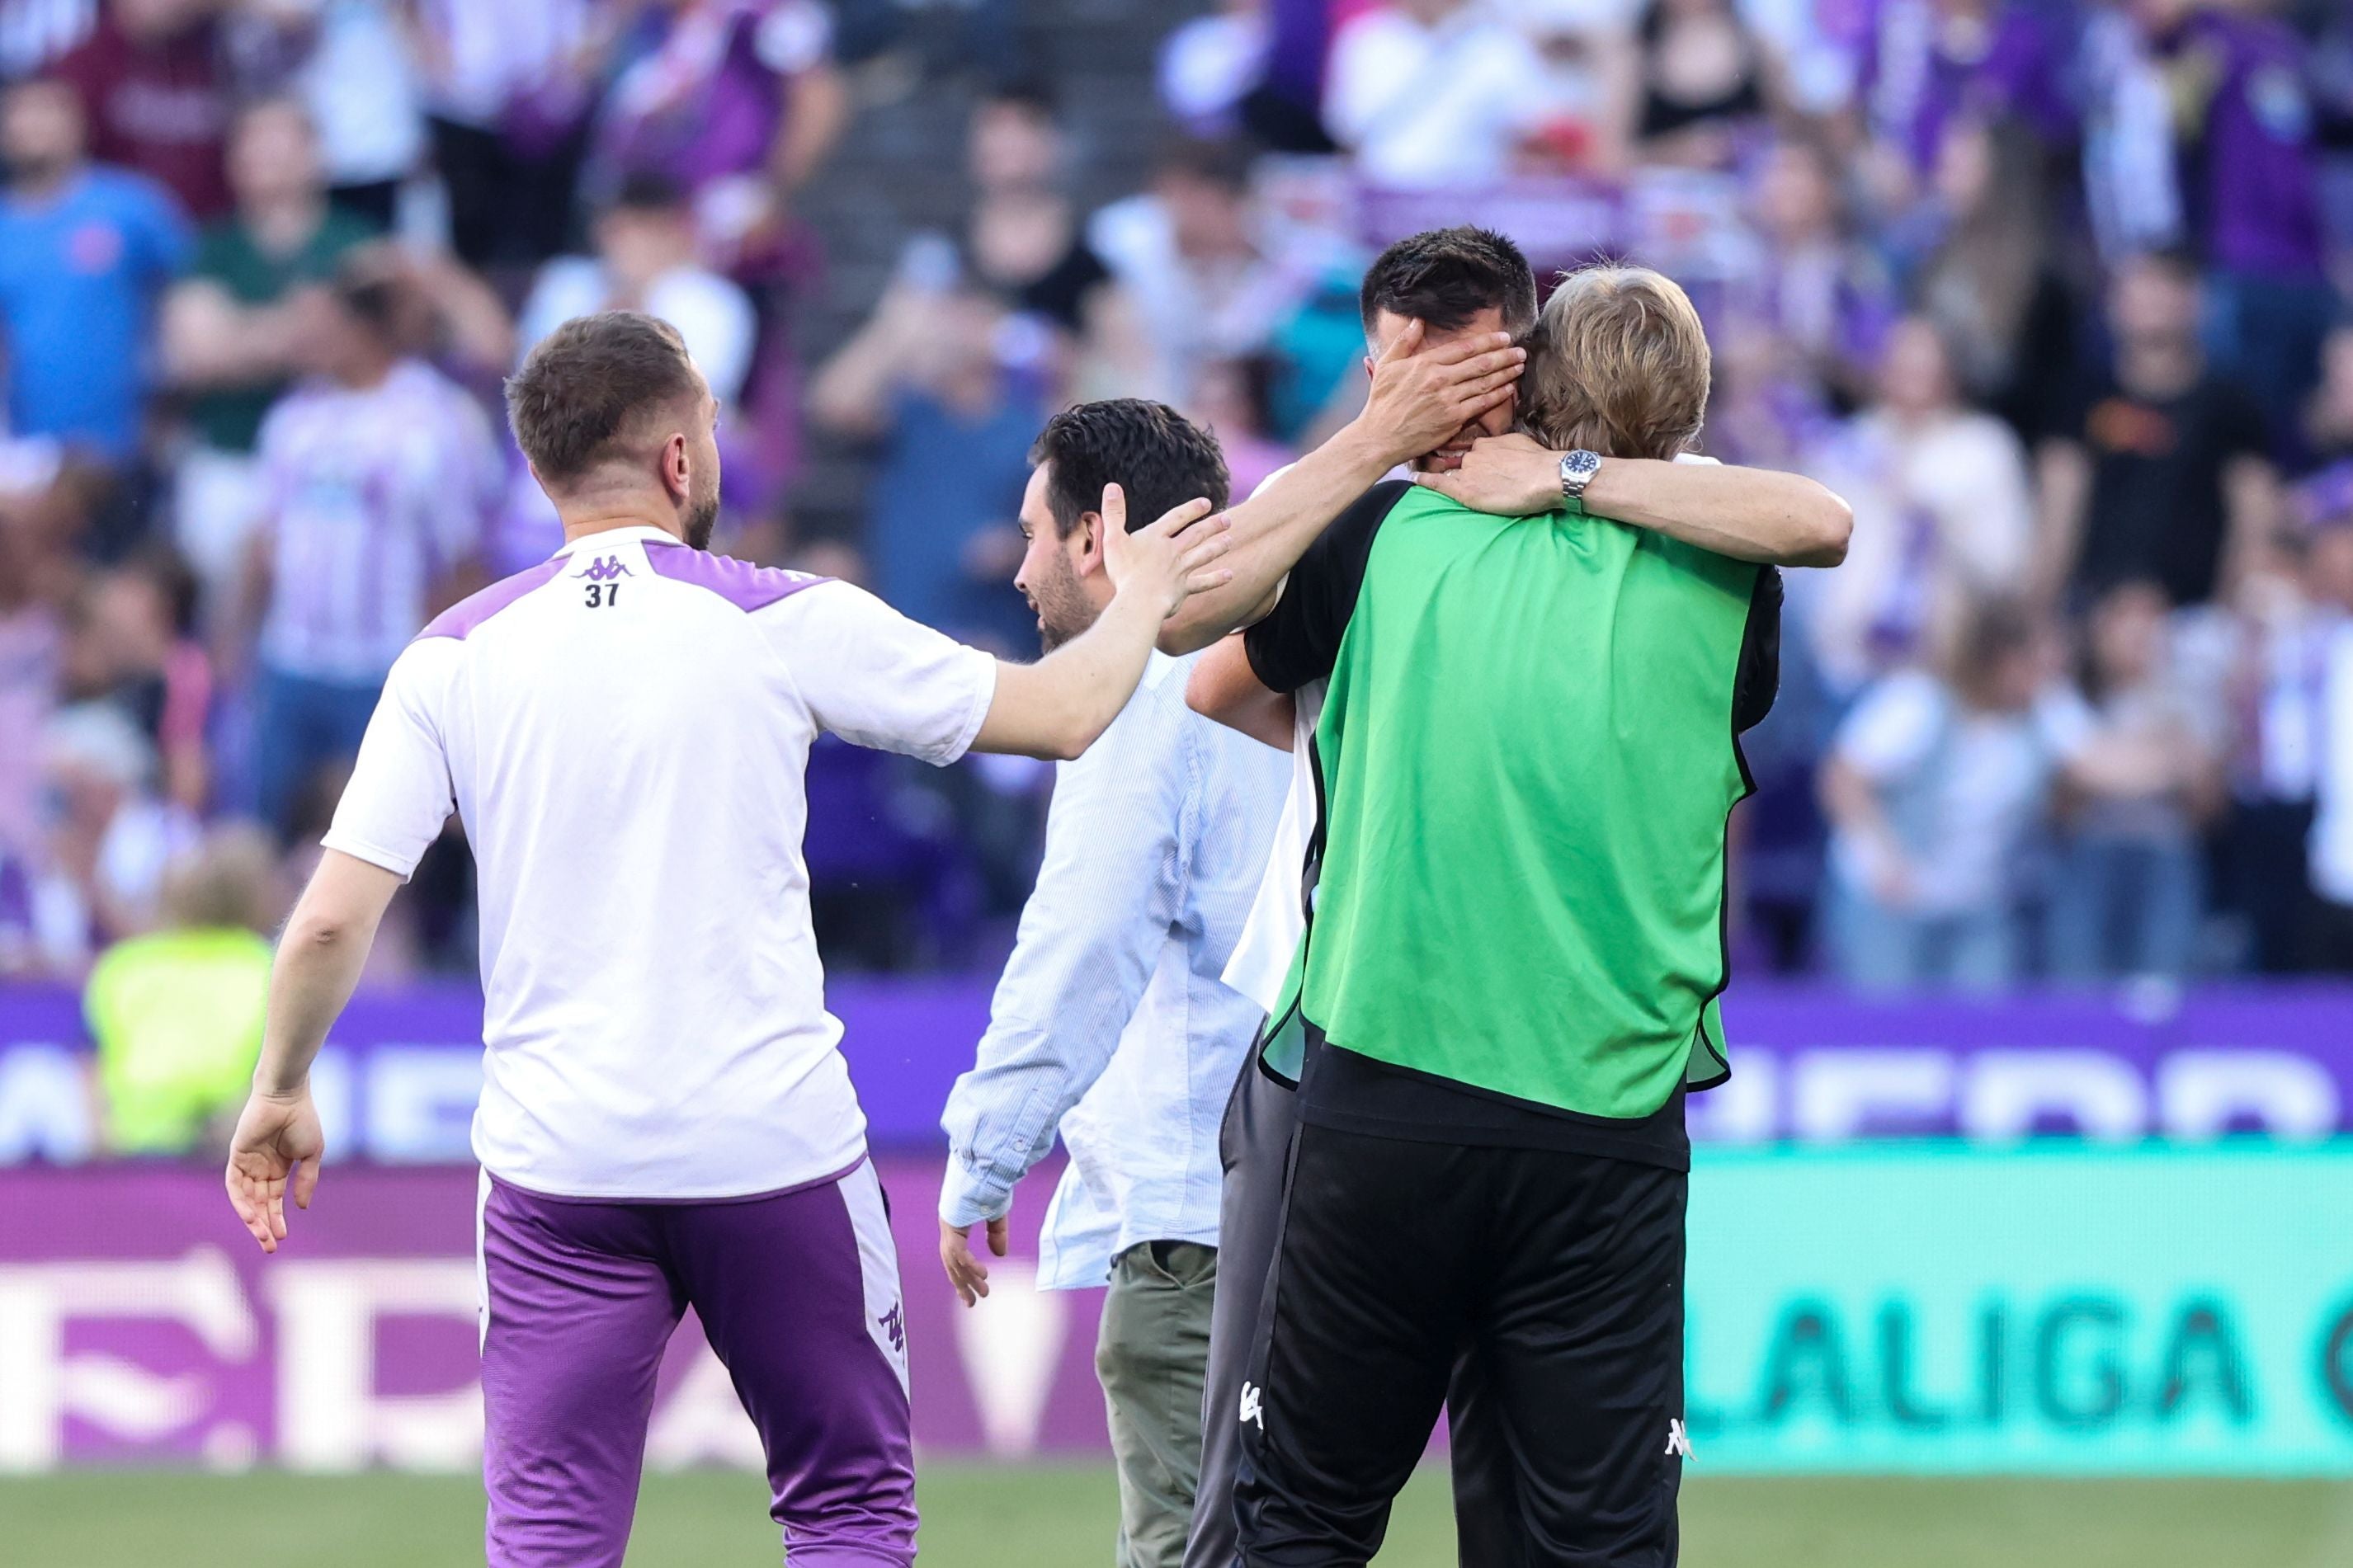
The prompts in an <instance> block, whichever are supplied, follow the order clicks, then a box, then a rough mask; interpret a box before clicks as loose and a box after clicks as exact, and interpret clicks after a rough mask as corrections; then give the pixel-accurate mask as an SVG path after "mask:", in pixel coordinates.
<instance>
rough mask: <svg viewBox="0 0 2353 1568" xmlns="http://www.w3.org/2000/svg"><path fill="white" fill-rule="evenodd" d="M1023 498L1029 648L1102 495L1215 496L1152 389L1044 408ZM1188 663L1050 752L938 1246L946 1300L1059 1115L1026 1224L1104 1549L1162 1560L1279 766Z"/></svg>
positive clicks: (944, 1199) (1092, 548)
mask: <svg viewBox="0 0 2353 1568" xmlns="http://www.w3.org/2000/svg"><path fill="white" fill-rule="evenodd" d="M1032 460H1033V462H1034V463H1035V464H1036V469H1035V471H1034V472H1033V473H1032V474H1031V476H1030V479H1029V491H1028V493H1027V495H1026V496H1025V497H1024V499H1023V501H1022V507H1021V528H1022V531H1023V533H1024V534H1025V535H1026V536H1028V538H1029V549H1028V552H1027V554H1026V555H1025V557H1024V559H1023V562H1022V567H1021V573H1020V575H1019V576H1018V578H1017V580H1016V581H1017V585H1018V586H1019V587H1020V589H1021V591H1022V593H1023V594H1024V595H1026V596H1027V597H1028V598H1029V602H1030V604H1031V605H1032V606H1033V607H1035V608H1036V610H1037V612H1038V627H1039V636H1040V637H1041V638H1042V639H1043V641H1044V642H1045V644H1046V646H1047V647H1049V648H1052V647H1055V646H1056V645H1058V644H1059V643H1061V642H1064V641H1067V640H1069V639H1070V638H1071V637H1076V636H1077V635H1078V634H1079V633H1081V632H1082V631H1084V630H1085V629H1086V628H1087V627H1088V626H1090V625H1092V622H1093V620H1094V618H1095V616H1096V615H1097V614H1098V613H1099V612H1100V611H1101V609H1102V607H1103V605H1104V604H1105V603H1106V602H1108V600H1109V598H1110V594H1111V584H1110V583H1109V582H1108V580H1107V579H1106V578H1105V577H1104V575H1103V543H1102V539H1103V517H1102V515H1101V513H1100V512H1099V511H1097V510H1093V509H1094V506H1095V504H1096V503H1095V502H1094V501H1093V500H1091V499H1090V498H1096V497H1100V496H1101V495H1102V494H1103V487H1104V485H1105V484H1106V483H1109V482H1113V481H1116V482H1117V483H1119V484H1121V485H1122V486H1124V489H1126V492H1127V496H1128V515H1129V516H1130V517H1157V516H1158V515H1159V514H1160V512H1161V511H1163V510H1166V509H1167V508H1168V507H1170V506H1174V505H1177V504H1180V503H1182V502H1184V501H1186V500H1191V499H1192V498H1194V497H1197V496H1202V497H1207V498H1208V499H1209V500H1211V501H1213V502H1215V503H1216V504H1217V505H1218V506H1219V507H1223V506H1224V505H1225V504H1226V499H1227V496H1226V492H1227V476H1226V466H1225V461H1224V459H1223V458H1222V457H1221V456H1220V455H1219V450H1218V446H1217V443H1216V441H1215V439H1214V438H1213V437H1210V436H1209V435H1208V433H1206V432H1205V431H1202V430H1200V429H1199V428H1198V427H1196V426H1193V425H1191V424H1189V423H1188V422H1187V420H1186V419H1185V418H1184V417H1183V416H1180V415H1178V414H1176V413H1175V412H1174V411H1172V410H1170V409H1168V408H1166V407H1164V406H1163V405H1159V404H1156V403H1146V402H1141V401H1137V400H1134V399H1120V400H1116V401H1113V402H1107V403H1093V404H1086V405H1081V406H1079V407H1077V408H1073V409H1071V410H1069V411H1068V412H1066V413H1063V414H1059V415H1057V416H1054V418H1053V419H1052V420H1051V421H1050V422H1049V423H1048V424H1047V426H1046V429H1045V433H1044V434H1043V435H1042V436H1040V437H1039V440H1038V445H1037V447H1036V449H1035V451H1034V452H1033V454H1032ZM1192 662H1193V661H1192V659H1190V658H1182V659H1178V658H1166V657H1165V656H1162V655H1157V654H1155V656H1154V657H1153V660H1152V663H1151V666H1150V668H1147V669H1146V671H1145V677H1144V681H1143V684H1142V685H1141V686H1140V687H1139V688H1137V689H1136V692H1135V695H1134V697H1133V698H1131V699H1130V700H1128V703H1127V706H1126V707H1125V709H1124V710H1122V711H1121V713H1120V715H1119V717H1118V719H1116V720H1115V721H1113V723H1112V726H1111V728H1110V729H1109V730H1108V731H1105V732H1104V734H1103V739H1102V740H1100V741H1098V742H1095V744H1094V745H1093V746H1092V748H1091V749H1090V750H1089V751H1088V752H1086V754H1085V755H1084V756H1082V757H1081V758H1079V759H1078V760H1077V761H1075V762H1068V763H1061V764H1060V768H1059V772H1058V773H1057V776H1056V779H1055V784H1054V803H1053V807H1052V810H1051V812H1050V815H1049V816H1048V818H1047V823H1046V855H1045V861H1044V864H1043V865H1042V866H1041V867H1040V868H1039V873H1038V886H1037V890H1036V892H1035V893H1034V894H1032V896H1031V898H1030V900H1029V907H1028V908H1027V909H1026V910H1024V911H1023V913H1022V917H1021V930H1020V935H1019V939H1018V942H1017V943H1016V945H1015V947H1014V951H1013V956H1012V958H1011V960H1010V961H1009V962H1008V963H1007V965H1006V969H1005V975H1004V978H1003V979H1002V980H1001V981H999V982H998V984H997V995H996V999H995V1001H994V1003H993V1005H992V1006H991V1010H990V1019H989V1026H988V1032H987V1034H986V1035H984V1036H983V1037H981V1041H980V1047H979V1051H978V1059H977V1062H976V1065H975V1067H974V1068H973V1070H972V1071H970V1072H968V1073H966V1074H965V1075H964V1077H962V1078H961V1079H957V1081H956V1086H955V1091H954V1092H953V1093H952V1094H951V1095H950V1096H949V1099H948V1105H947V1110H946V1112H945V1114H944V1116H943V1118H942V1122H943V1125H944V1127H945V1128H946V1130H947V1133H948V1140H949V1149H950V1152H949V1155H948V1170H947V1180H946V1183H945V1184H944V1187H943V1189H942V1192H941V1196H940V1256H941V1259H942V1261H943V1262H944V1264H945V1265H946V1267H947V1271H948V1277H949V1279H951V1280H953V1281H954V1282H955V1286H956V1288H957V1290H958V1291H959V1293H960V1294H962V1296H963V1297H964V1300H965V1304H966V1305H967V1306H969V1305H971V1304H973V1302H974V1301H975V1300H976V1299H977V1298H978V1297H980V1296H985V1295H987V1293H988V1284H987V1279H988V1273H987V1267H986V1266H985V1265H984V1264H982V1263H981V1262H980V1261H979V1259H977V1258H975V1257H974V1255H973V1251H972V1248H971V1247H970V1244H969V1240H968V1236H969V1233H970V1231H971V1228H972V1227H973V1226H976V1225H979V1224H983V1223H986V1225H987V1234H988V1242H989V1246H990V1248H991V1250H993V1251H994V1252H996V1253H997V1255H998V1256H1000V1257H1001V1256H1003V1254H1004V1252H1005V1242H1006V1235H1005V1215H1006V1213H1007V1211H1008V1209H1009V1208H1010V1206H1011V1205H1012V1194H1013V1187H1014V1184H1015V1183H1017V1182H1018V1181H1019V1180H1020V1179H1021V1177H1022V1176H1023V1175H1024V1174H1025V1173H1027V1172H1028V1171H1029V1168H1030V1167H1031V1166H1032V1165H1034V1164H1036V1163H1038V1162H1039V1160H1041V1159H1043V1158H1044V1157H1045V1156H1046V1154H1047V1152H1048V1151H1050V1149H1051V1148H1052V1147H1053V1145H1054V1138H1055V1134H1056V1131H1057V1130H1058V1129H1059V1131H1060V1134H1061V1138H1062V1142H1063V1143H1064V1144H1065V1145H1066V1146H1067V1147H1068V1148H1069V1151H1070V1157H1071V1163H1070V1166H1069V1169H1068V1170H1067V1171H1066V1172H1065V1173H1064V1174H1063V1177H1062V1183H1061V1185H1060V1188H1059V1189H1058V1190H1057V1191H1056V1192H1055V1194H1054V1200H1053V1205H1052V1207H1051V1208H1050V1210H1049V1211H1048V1215H1047V1218H1046V1225H1045V1231H1044V1235H1043V1237H1041V1238H1040V1243H1039V1251H1040V1259H1039V1283H1040V1284H1041V1285H1043V1286H1045V1287H1046V1288H1048V1289H1082V1288H1085V1287H1089V1286H1094V1285H1102V1284H1105V1283H1108V1284H1109V1286H1110V1295H1109V1298H1108V1299H1107V1300H1106V1301H1105V1302H1104V1305H1103V1327H1102V1333H1101V1338H1100V1340H1099V1342H1098V1344H1097V1347H1096V1352H1095V1367H1096V1371H1097V1373H1098V1374H1099V1375H1100V1376H1101V1377H1102V1379H1103V1393H1104V1395H1105V1399H1106V1403H1107V1405H1108V1406H1109V1410H1110V1419H1111V1432H1112V1442H1113V1449H1114V1451H1115V1452H1116V1454H1117V1457H1118V1460H1119V1479H1120V1547H1119V1558H1118V1561H1119V1563H1121V1564H1122V1568H1163V1565H1166V1568H1176V1563H1178V1562H1179V1561H1180V1560H1181V1558H1182V1556H1183V1553H1184V1548H1185V1535H1186V1530H1187V1522H1188V1520H1189V1518H1190V1514H1191V1510H1192V1506H1193V1489H1194V1483H1195V1479H1196V1476H1197V1474H1198V1468H1199V1464H1200V1446H1201V1386H1202V1377H1203V1373H1204V1371H1205V1368H1206V1366H1207V1364H1208V1343H1209V1320H1210V1309H1211V1303H1212V1300H1213V1298H1214V1294H1215V1289H1216V1285H1217V1244H1218V1205H1219V1184H1220V1176H1221V1172H1220V1165H1219V1154H1218V1128H1219V1120H1220V1118H1221V1117H1222V1115H1223V1113H1224V1110H1225V1105H1226V1100H1227V1098H1228V1096H1229V1094H1230V1093H1231V1092H1232V1090H1233V1087H1234V1082H1235V1079H1236V1075H1237V1073H1238V1072H1239V1071H1240V1067H1241V1063H1242V1058H1243V1057H1244V1055H1245V1054H1246V1053H1247V1051H1248V1050H1249V1047H1250V1040H1251V1037H1253V1035H1254V1034H1255V1033H1256V1032H1257V1029H1258V1025H1259V1022H1260V1019H1261V1016H1262V1015H1261V1009H1260V1007H1259V1005H1258V1004H1257V1003H1256V1002H1253V1001H1251V1000H1250V998H1248V997H1246V996H1244V995H1242V994H1240V993H1239V992H1236V991H1233V990H1231V989H1229V988H1228V987H1227V986H1226V985H1225V984H1224V983H1223V982H1222V981H1221V980H1220V978H1219V976H1220V975H1221V974H1222V973H1223V972H1224V970H1225V967H1226V962H1227V959H1228V958H1229V955H1230V954H1231V953H1232V952H1233V948H1234V943H1235V942H1236V940H1237V939H1238V938H1239V937H1240V934H1241V930H1242V925H1243V922H1244V921H1246V920H1247V919H1248V918H1249V915H1250V904H1251V901H1252V900H1253V898H1254V897H1255V896H1256V894H1257V891H1258V886H1259V881H1260V879H1261V874H1262V873H1263V871H1264V869H1265V865H1266V857H1267V851H1268V847H1269V846H1270V844H1271V841H1272V839H1273V836H1274V827H1275V822H1276V820H1277V818H1278V817H1280V816H1281V815H1282V801H1283V795H1284V792H1285V789H1286V787H1287V784H1288V782H1289V777H1290V768H1289V763H1288V760H1287V759H1286V758H1285V757H1284V756H1283V754H1282V752H1276V751H1273V750H1271V749H1270V748H1268V747H1266V746H1263V745H1261V744H1260V743H1259V742H1256V741H1252V740H1250V739H1247V738H1245V737H1244V736H1242V735H1240V734H1238V733H1236V732H1235V731H1231V730H1228V729H1226V728H1225V727H1224V726H1222V725H1219V724H1218V723H1215V722H1213V721H1208V720H1206V719H1204V718H1202V717H1200V716H1199V715H1198V714H1196V713H1194V712H1193V711H1192V710H1190V709H1189V708H1187V706H1186V704H1185V679H1186V674H1187V670H1188V669H1189V668H1190V667H1191V664H1192Z"/></svg>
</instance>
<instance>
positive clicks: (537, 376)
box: [506, 310, 702, 484]
mask: <svg viewBox="0 0 2353 1568" xmlns="http://www.w3.org/2000/svg"><path fill="white" fill-rule="evenodd" d="M506 391H507V423H508V425H509V426H511V427H512V429H513V431H514V438H515V445H516V446H518V447H522V455H523V456H524V457H526V458H530V459H531V465H532V467H533V468H534V469H536V470H537V471H538V473H539V477H540V478H541V479H543V480H546V481H548V482H550V483H554V484H562V483H564V482H565V481H566V480H568V479H578V478H579V477H580V476H581V475H583V474H585V473H586V472H588V470H590V469H591V468H595V467H596V465H597V464H598V463H600V462H603V461H604V460H605V459H606V458H608V457H611V456H613V455H614V454H615V452H616V450H617V448H618V447H621V446H622V445H623V444H624V443H626V442H628V441H629V440H631V439H632V438H637V437H638V436H639V427H640V426H642V425H644V424H645V423H646V422H647V420H648V418H649V416H652V415H655V414H658V413H659V412H661V411H662V410H665V409H669V408H674V407H677V406H679V405H682V404H686V403H689V402H691V401H692V400H693V399H695V398H696V397H697V396H699V395H700V394H701V393H702V383H701V381H700V380H699V379H698V378H697V377H696V375H695V371H694V362H693V361H692V360H691V359H690V358H688V357H687V353H686V342H685V340H684V339H682V338H681V337H680V336H679V335H678V329H677V328H676V327H673V326H671V325H670V323H669V322H668V321H656V320H655V319H654V318H653V317H651V316H647V315H641V314H639V313H638V312H637V311H635V310H604V311H600V312H598V313H597V314H596V315H594V316H575V317H574V318H573V319H572V320H571V321H566V322H565V323H564V324H563V325H562V326H560V327H558V328H556V329H555V331H552V332H550V333H548V334H547V336H546V337H545V338H543V339H542V340H541V341H540V343H539V346H538V347H536V348H534V349H533V350H532V351H531V353H530V355H529V357H527V358H526V359H524V361H523V362H522V369H521V370H519V371H517V372H515V373H514V374H512V375H511V376H509V377H507V387H506Z"/></svg>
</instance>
